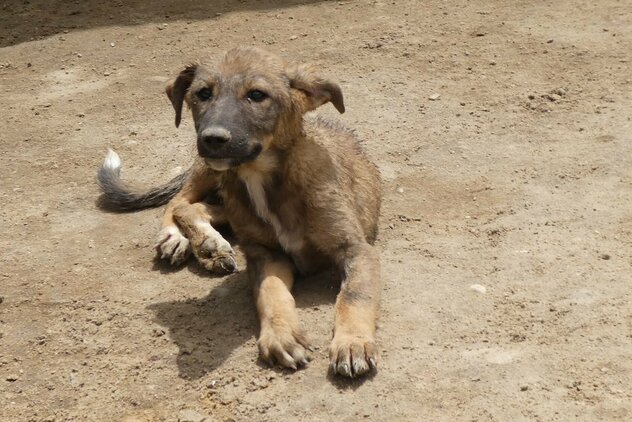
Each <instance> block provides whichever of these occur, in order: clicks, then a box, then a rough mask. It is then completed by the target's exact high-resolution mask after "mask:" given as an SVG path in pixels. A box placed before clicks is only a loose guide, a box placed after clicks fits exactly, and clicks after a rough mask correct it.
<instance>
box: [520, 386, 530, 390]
mask: <svg viewBox="0 0 632 422" xmlns="http://www.w3.org/2000/svg"><path fill="white" fill-rule="evenodd" d="M528 389H529V386H528V385H521V386H520V391H527V390H528Z"/></svg>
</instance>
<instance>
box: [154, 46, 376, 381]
mask: <svg viewBox="0 0 632 422" xmlns="http://www.w3.org/2000/svg"><path fill="white" fill-rule="evenodd" d="M204 90H207V91H204ZM208 90H210V91H212V97H211V98H210V99H208V100H204V99H203V94H205V93H208V92H209V91H208ZM253 90H259V91H262V92H264V93H265V94H266V95H267V97H265V98H264V100H262V101H258V100H252V99H251V96H253V97H254V96H256V95H257V94H251V93H252V92H253ZM167 94H168V96H169V98H170V100H171V102H172V103H173V105H174V108H175V110H176V125H178V124H179V122H180V119H181V110H182V104H183V102H186V103H187V104H188V106H189V107H190V109H191V112H192V114H193V119H194V121H195V125H196V131H197V134H198V150H199V152H200V157H198V158H197V159H196V162H195V164H194V166H193V168H192V169H191V171H190V175H189V177H188V179H187V180H186V181H185V183H184V186H183V187H182V189H181V190H180V192H179V193H178V194H177V195H176V196H175V197H174V198H173V199H172V200H171V202H169V204H168V205H167V209H166V212H165V217H164V221H163V232H162V236H161V238H160V241H159V245H158V250H159V252H160V253H161V255H162V256H163V257H164V258H167V259H171V260H172V262H178V261H181V260H183V259H184V258H185V257H186V251H187V250H188V249H189V244H188V243H187V242H190V247H191V248H192V250H193V253H194V254H195V256H196V257H197V259H198V260H200V262H202V264H204V265H205V266H206V267H207V268H209V269H210V270H212V271H231V270H233V269H234V268H235V262H234V255H233V251H232V249H230V246H227V243H226V242H225V241H223V239H222V238H221V235H220V234H219V233H218V232H217V231H215V230H214V229H213V228H212V225H213V224H216V223H218V222H220V221H225V220H227V221H228V222H229V223H230V225H231V227H232V229H233V231H234V233H235V234H236V237H237V239H238V242H239V245H240V247H241V248H242V250H243V252H244V253H245V255H246V259H247V266H248V272H249V274H250V275H251V277H252V279H253V282H254V289H255V298H256V304H257V310H258V313H259V318H260V321H261V333H260V337H259V341H258V345H259V349H260V352H261V356H262V357H263V359H265V360H266V361H269V362H276V363H278V364H280V365H282V366H285V367H289V368H297V367H299V366H302V365H305V364H306V362H307V359H308V349H309V346H308V342H307V340H306V335H305V333H304V331H303V330H302V329H301V327H300V325H299V321H298V316H297V312H296V309H295V305H294V299H293V298H292V295H291V293H290V291H291V288H292V284H293V273H294V272H298V273H300V274H307V273H311V272H314V271H318V270H321V269H324V268H327V267H331V266H334V267H336V268H338V269H340V270H341V273H342V274H343V277H344V279H343V281H342V287H341V292H340V294H339V295H338V298H337V300H336V316H335V327H334V335H333V340H332V343H331V348H330V361H331V368H332V370H333V372H334V373H337V374H340V375H343V376H351V377H352V376H358V375H362V374H365V373H367V372H368V371H369V370H370V369H371V368H375V366H376V364H377V348H376V346H375V329H376V319H377V316H378V307H379V299H380V292H381V289H382V283H381V278H380V265H379V256H378V253H377V251H376V250H375V248H374V247H373V246H372V243H373V241H374V240H375V237H376V232H377V222H378V215H379V208H380V198H381V188H380V178H379V174H378V171H377V170H376V168H375V166H374V165H373V164H371V163H370V162H369V161H368V159H367V158H366V156H365V155H364V154H363V152H362V151H361V149H360V147H359V144H358V141H357V139H356V137H355V136H354V135H353V133H352V132H350V131H348V130H347V129H345V128H343V127H342V126H340V125H338V124H335V123H331V122H329V121H326V120H324V119H321V118H313V117H310V118H305V119H304V117H303V115H304V114H305V113H306V112H308V111H311V110H314V109H315V108H317V107H319V106H320V105H322V104H325V103H327V102H332V103H333V105H334V106H335V107H336V109H337V110H338V111H340V112H343V111H344V103H343V96H342V92H341V90H340V88H339V87H338V86H337V85H336V84H335V83H333V82H331V81H328V80H325V79H323V78H321V77H319V76H317V75H316V74H315V72H314V70H313V69H312V68H310V67H307V66H304V65H295V64H288V63H286V62H284V61H283V60H281V59H279V58H278V57H276V56H274V55H272V54H269V53H266V52H263V51H261V50H257V49H251V48H239V49H234V50H231V51H229V52H228V53H227V54H226V55H225V56H224V58H223V59H222V60H221V61H220V63H219V64H218V66H217V67H215V69H214V70H211V69H209V68H207V67H205V66H203V65H191V66H188V67H187V68H186V69H185V70H184V71H183V72H182V73H180V75H179V76H178V77H177V78H176V79H175V80H174V81H172V82H171V83H170V84H169V86H168V87H167ZM254 98H256V97H254ZM225 157H227V158H225ZM253 157H254V158H253ZM213 191H216V192H217V193H218V194H219V196H220V197H221V198H222V200H223V208H224V209H223V210H222V209H221V208H217V207H215V208H214V207H210V206H207V205H205V204H203V203H202V201H203V199H204V198H205V197H206V196H207V195H208V194H209V193H210V192H213ZM222 241H223V242H222ZM174 245H175V246H174Z"/></svg>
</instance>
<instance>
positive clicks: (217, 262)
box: [193, 237, 237, 274]
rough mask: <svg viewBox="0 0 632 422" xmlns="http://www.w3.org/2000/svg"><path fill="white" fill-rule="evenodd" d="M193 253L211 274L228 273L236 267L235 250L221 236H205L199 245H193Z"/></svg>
mask: <svg viewBox="0 0 632 422" xmlns="http://www.w3.org/2000/svg"><path fill="white" fill-rule="evenodd" d="M193 254H194V255H195V257H196V258H197V260H198V262H199V263H200V264H202V266H203V267H204V268H206V269H207V270H209V271H210V272H212V273H213V274H230V273H232V272H234V271H235V270H236V269H237V262H236V260H235V252H234V251H233V248H232V247H231V246H230V243H228V242H227V241H226V240H225V239H224V238H222V237H219V238H213V237H207V238H206V239H204V241H203V242H202V243H201V244H200V245H194V246H193Z"/></svg>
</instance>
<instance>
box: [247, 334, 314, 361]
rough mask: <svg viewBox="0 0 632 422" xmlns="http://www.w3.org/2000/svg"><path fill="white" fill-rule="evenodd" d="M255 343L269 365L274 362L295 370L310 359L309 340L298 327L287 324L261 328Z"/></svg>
mask: <svg viewBox="0 0 632 422" xmlns="http://www.w3.org/2000/svg"><path fill="white" fill-rule="evenodd" d="M257 345H258V346H259V353H260V355H261V358H262V359H263V360H264V361H266V362H267V363H268V364H269V365H270V366H274V364H275V363H276V364H278V365H280V366H283V367H285V368H290V369H294V370H296V369H298V368H300V367H304V366H306V365H307V362H309V361H310V360H311V357H310V355H309V352H310V351H311V348H310V345H309V341H308V340H307V337H306V336H305V334H304V333H303V332H302V331H301V330H300V329H292V328H291V327H288V326H283V327H280V326H278V327H268V328H262V329H261V335H260V336H259V340H258V341H257Z"/></svg>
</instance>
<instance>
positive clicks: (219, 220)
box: [173, 202, 237, 274]
mask: <svg viewBox="0 0 632 422" xmlns="http://www.w3.org/2000/svg"><path fill="white" fill-rule="evenodd" d="M173 216H174V219H175V221H176V222H177V224H178V226H179V227H180V228H182V231H183V232H184V234H185V236H186V237H187V238H188V239H189V241H190V242H191V248H192V249H193V255H195V257H196V258H197V260H198V262H199V263H200V264H202V265H203V266H204V268H206V269H207V270H209V271H210V272H212V273H215V274H226V273H231V272H233V271H235V269H236V268H237V264H236V262H235V252H234V251H233V248H232V247H231V246H230V243H228V241H227V240H226V239H224V237H222V235H221V234H220V233H219V232H218V231H217V230H215V228H214V227H213V224H215V225H219V224H225V223H226V217H225V215H224V209H223V207H221V206H217V205H209V204H206V203H204V202H196V203H194V204H189V203H182V204H179V205H177V206H176V207H175V208H174V210H173Z"/></svg>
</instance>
